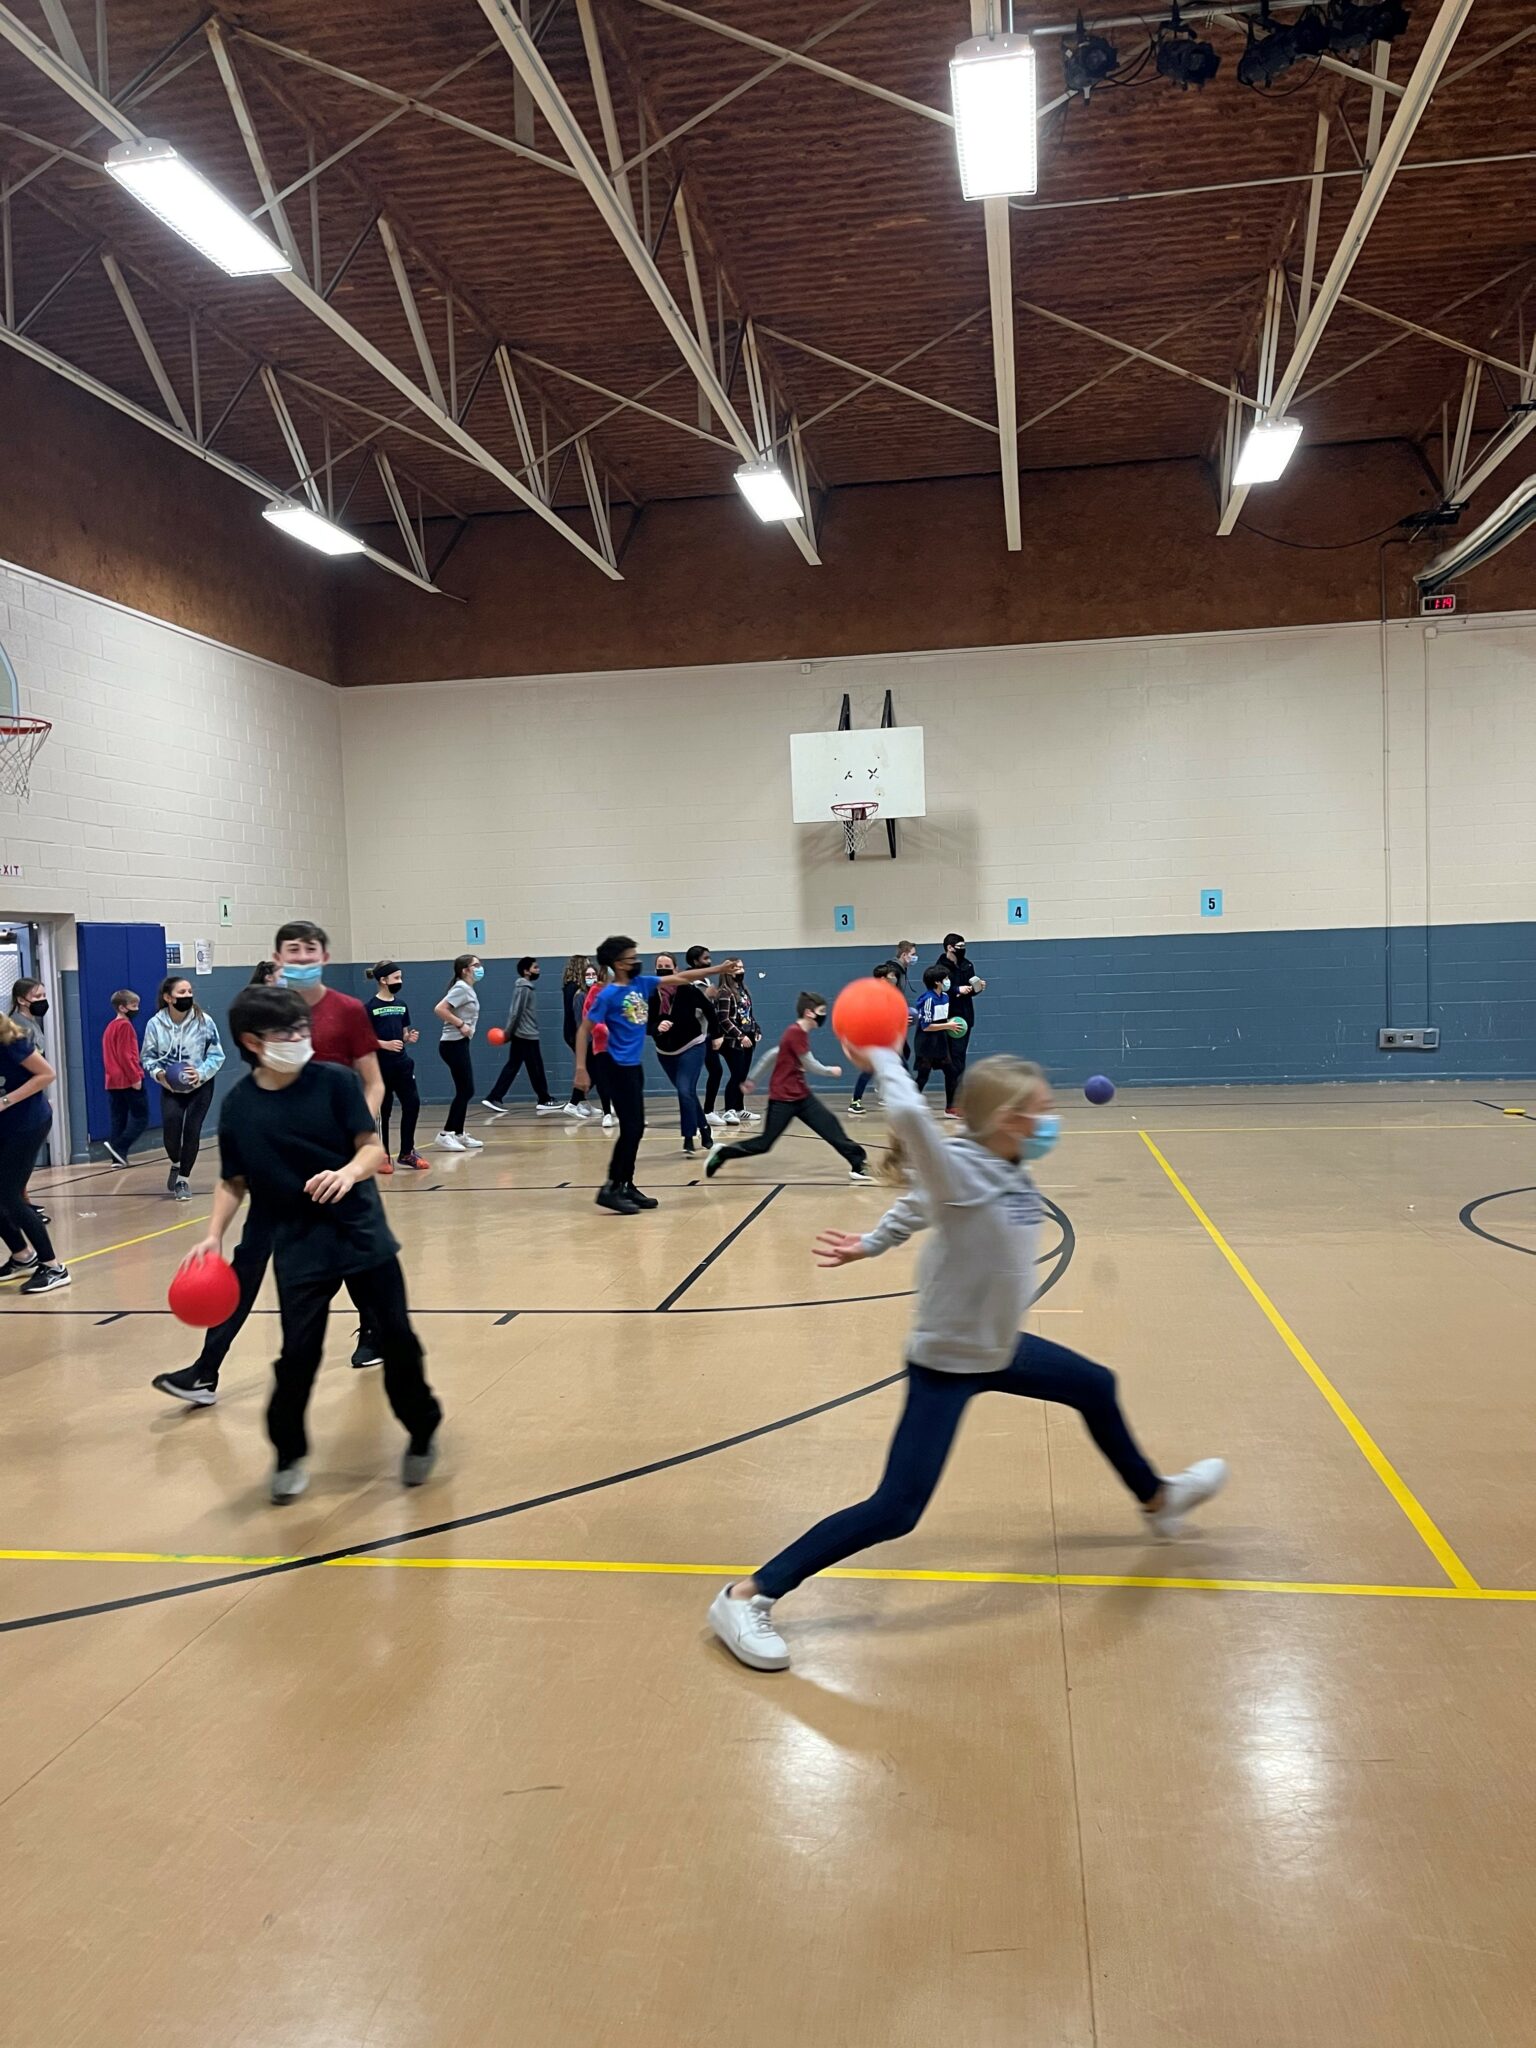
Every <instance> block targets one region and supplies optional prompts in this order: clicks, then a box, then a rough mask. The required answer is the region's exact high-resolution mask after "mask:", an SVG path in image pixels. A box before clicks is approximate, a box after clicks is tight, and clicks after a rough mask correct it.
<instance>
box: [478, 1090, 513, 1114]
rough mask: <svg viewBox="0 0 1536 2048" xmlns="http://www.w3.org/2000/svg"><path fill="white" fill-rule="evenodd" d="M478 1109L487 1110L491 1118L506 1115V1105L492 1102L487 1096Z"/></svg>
mask: <svg viewBox="0 0 1536 2048" xmlns="http://www.w3.org/2000/svg"><path fill="white" fill-rule="evenodd" d="M480 1107H481V1108H482V1109H488V1110H489V1111H490V1112H491V1115H492V1116H505V1115H506V1113H507V1105H506V1104H505V1103H504V1102H492V1100H491V1098H490V1096H489V1095H487V1096H485V1097H484V1098H483V1100H482V1101H481V1104H480Z"/></svg>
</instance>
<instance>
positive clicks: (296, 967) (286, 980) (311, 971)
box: [277, 960, 325, 988]
mask: <svg viewBox="0 0 1536 2048" xmlns="http://www.w3.org/2000/svg"><path fill="white" fill-rule="evenodd" d="M277 971H278V974H279V975H280V977H281V979H282V983H283V987H284V988H313V987H314V985H315V983H316V982H317V981H318V980H319V979H320V977H321V975H322V974H324V972H325V963H324V961H323V960H305V961H298V960H285V961H283V963H282V964H281V966H280V967H279V968H278V970H277Z"/></svg>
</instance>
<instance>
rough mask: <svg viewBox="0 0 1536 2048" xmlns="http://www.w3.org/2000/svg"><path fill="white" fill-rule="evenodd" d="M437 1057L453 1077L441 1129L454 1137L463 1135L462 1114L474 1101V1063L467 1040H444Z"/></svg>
mask: <svg viewBox="0 0 1536 2048" xmlns="http://www.w3.org/2000/svg"><path fill="white" fill-rule="evenodd" d="M437 1050H438V1056H439V1058H440V1059H441V1060H442V1062H443V1065H444V1066H445V1067H446V1068H447V1069H448V1072H449V1073H450V1074H451V1075H452V1077H453V1100H452V1102H451V1103H450V1104H449V1105H448V1114H447V1115H446V1116H445V1117H444V1118H443V1129H444V1130H445V1131H451V1132H452V1133H453V1134H454V1136H455V1137H458V1138H462V1137H463V1135H464V1113H465V1111H466V1110H467V1109H468V1108H469V1105H470V1103H471V1102H472V1101H473V1100H474V1094H475V1063H474V1061H473V1060H472V1059H471V1058H470V1056H469V1040H468V1039H467V1038H445V1039H444V1040H443V1042H442V1043H441V1045H439V1046H438V1048H437Z"/></svg>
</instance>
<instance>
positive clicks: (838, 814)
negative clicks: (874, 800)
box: [832, 804, 880, 860]
mask: <svg viewBox="0 0 1536 2048" xmlns="http://www.w3.org/2000/svg"><path fill="white" fill-rule="evenodd" d="M879 812H880V806H879V805H878V804H834V805H833V806H832V815H833V817H834V818H836V820H837V822H838V823H839V824H840V825H841V826H842V828H843V842H844V844H845V845H846V847H847V849H848V858H849V859H850V860H853V859H855V858H856V857H857V856H858V853H859V851H860V849H861V848H862V846H863V844H864V842H865V840H866V839H867V838H868V837H869V833H870V828H871V826H872V825H873V824H874V822H875V819H876V818H877V817H878V815H879Z"/></svg>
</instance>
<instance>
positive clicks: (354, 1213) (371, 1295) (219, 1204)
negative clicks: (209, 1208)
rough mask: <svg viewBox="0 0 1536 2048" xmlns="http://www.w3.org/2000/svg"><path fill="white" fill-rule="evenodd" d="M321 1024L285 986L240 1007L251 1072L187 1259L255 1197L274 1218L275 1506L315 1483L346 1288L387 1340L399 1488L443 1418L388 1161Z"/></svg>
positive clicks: (418, 1478)
mask: <svg viewBox="0 0 1536 2048" xmlns="http://www.w3.org/2000/svg"><path fill="white" fill-rule="evenodd" d="M359 1007H361V1005H359ZM312 1016H313V1009H312V1007H310V1006H307V1005H306V1004H305V1003H304V1001H303V999H302V998H301V997H300V996H299V995H298V994H296V992H295V991H294V990H292V989H289V988H246V989H243V990H242V991H241V993H240V994H239V995H238V996H236V998H235V1000H234V1002H233V1003H231V1005H230V1009H229V1028H230V1034H231V1036H232V1037H233V1038H234V1040H235V1043H236V1044H237V1045H238V1047H239V1048H240V1056H241V1058H242V1059H243V1060H244V1061H245V1062H246V1064H247V1065H248V1066H249V1067H250V1069H251V1072H250V1073H249V1074H248V1075H247V1076H246V1078H245V1079H244V1080H243V1081H241V1082H240V1083H239V1084H238V1085H237V1086H236V1087H234V1088H232V1089H231V1090H230V1093H229V1097H228V1099H227V1101H226V1102H225V1104H224V1112H223V1115H222V1116H221V1117H220V1119H219V1154H220V1179H219V1185H218V1187H217V1189H216V1190H215V1192H214V1197H213V1215H212V1217H211V1218H210V1220H209V1227H208V1235H207V1236H206V1237H205V1238H204V1239H203V1241H202V1243H201V1244H198V1245H196V1246H194V1247H193V1249H192V1251H191V1252H190V1253H189V1255H188V1258H187V1260H186V1261H185V1262H184V1263H185V1264H191V1263H193V1262H194V1261H198V1260H201V1259H204V1258H207V1257H209V1256H211V1255H220V1254H222V1251H223V1245H224V1236H225V1233H226V1232H227V1230H228V1229H229V1226H230V1224H231V1223H232V1222H233V1221H234V1218H235V1213H236V1211H237V1210H238V1209H239V1207H240V1204H241V1202H242V1201H243V1200H244V1198H245V1195H246V1193H247V1192H249V1193H250V1196H251V1203H252V1213H253V1214H254V1213H257V1212H258V1211H259V1212H260V1213H261V1214H262V1215H264V1216H266V1217H267V1218H268V1219H269V1222H270V1227H271V1230H272V1241H273V1258H274V1264H275V1266H276V1269H277V1298H278V1306H279V1310H280V1312H281V1316H282V1351H281V1354H280V1355H279V1357H278V1360H277V1364H276V1367H275V1368H274V1372H275V1384H274V1386H273V1389H272V1398H271V1400H270V1402H269V1403H268V1405H267V1434H268V1436H269V1437H270V1438H271V1441H272V1447H273V1450H274V1452H275V1453H276V1464H275V1467H274V1470H273V1474H272V1488H271V1497H272V1501H273V1503H274V1505H282V1504H283V1503H284V1502H287V1501H291V1500H297V1499H298V1497H299V1495H300V1494H301V1493H303V1492H304V1490H305V1488H306V1487H307V1486H308V1484H309V1475H308V1471H307V1469H306V1465H305V1459H306V1457H307V1455H308V1450H309V1442H308V1438H307V1435H306V1433H305V1428H304V1417H305V1411H306V1409H307V1407H308V1405H309V1395H310V1389H311V1387H312V1386H313V1385H314V1380H315V1374H316V1373H317V1372H318V1371H319V1369H320V1360H321V1356H322V1354H323V1351H324V1348H325V1326H326V1319H327V1316H328V1315H329V1312H330V1306H331V1302H332V1300H333V1299H334V1297H335V1294H336V1290H337V1289H338V1288H339V1287H340V1286H341V1285H342V1284H343V1282H345V1283H346V1285H347V1287H348V1289H349V1290H350V1292H351V1294H352V1298H353V1300H354V1301H356V1302H357V1303H358V1304H359V1306H360V1308H361V1309H362V1312H363V1315H364V1317H365V1319H366V1320H367V1321H368V1322H369V1323H370V1324H371V1325H372V1327H373V1328H374V1329H375V1330H376V1331H377V1332H378V1340H379V1348H380V1350H381V1352H382V1354H383V1364H384V1391H385V1394H386V1395H387V1396H388V1399H389V1405H390V1407H391V1408H392V1409H393V1410H394V1412H395V1414H396V1416H397V1417H398V1418H399V1420H400V1422H401V1423H402V1424H403V1425H404V1427H405V1429H406V1432H407V1443H406V1449H405V1454H404V1456H403V1457H402V1459H401V1463H400V1478H401V1482H402V1484H403V1485H406V1486H420V1485H422V1484H423V1483H424V1482H425V1481H426V1479H427V1478H428V1477H429V1476H430V1475H431V1472H432V1468H433V1466H434V1465H435V1464H436V1462H437V1428H438V1424H439V1423H440V1422H441V1420H442V1412H443V1411H442V1409H441V1408H440V1407H439V1405H438V1402H437V1399H436V1397H435V1396H434V1394H433V1392H432V1389H431V1387H430V1386H429V1385H428V1384H427V1379H426V1375H425V1373H424V1372H423V1370H422V1350H421V1344H420V1342H419V1340H418V1339H417V1336H416V1332H415V1331H414V1330H413V1329H412V1327H411V1320H410V1311H409V1309H408V1307H407V1304H406V1296H405V1277H404V1275H403V1274H402V1273H401V1271H400V1260H399V1257H398V1253H399V1250H400V1247H399V1245H398V1244H397V1243H396V1242H395V1239H394V1238H393V1236H392V1235H391V1234H390V1230H389V1226H388V1224H387V1223H386V1222H385V1220H384V1205H383V1203H382V1202H381V1201H380V1199H379V1190H378V1184H377V1181H376V1180H375V1178H374V1176H375V1175H376V1174H377V1173H378V1170H379V1168H380V1166H382V1164H383V1163H384V1159H385V1157H386V1155H385V1152H384V1148H383V1146H382V1145H381V1144H380V1143H379V1137H378V1130H377V1127H376V1124H375V1120H374V1114H373V1111H372V1110H371V1109H370V1108H369V1106H368V1104H367V1102H366V1101H365V1099H364V1096H363V1091H362V1088H361V1086H360V1085H359V1083H358V1080H357V1078H356V1076H355V1075H354V1074H351V1073H347V1072H344V1071H343V1070H342V1068H341V1067H340V1066H338V1065H335V1064H322V1063H321V1062H319V1061H318V1060H314V1059H313V1046H312V1042H311V1038H310V1029H309V1027H310V1021H311V1018H312Z"/></svg>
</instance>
